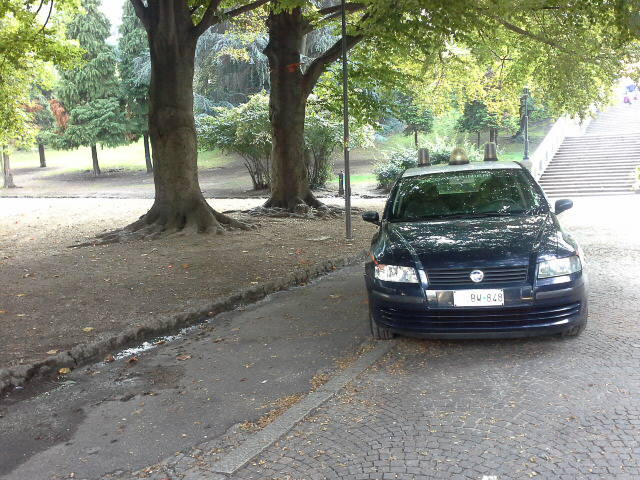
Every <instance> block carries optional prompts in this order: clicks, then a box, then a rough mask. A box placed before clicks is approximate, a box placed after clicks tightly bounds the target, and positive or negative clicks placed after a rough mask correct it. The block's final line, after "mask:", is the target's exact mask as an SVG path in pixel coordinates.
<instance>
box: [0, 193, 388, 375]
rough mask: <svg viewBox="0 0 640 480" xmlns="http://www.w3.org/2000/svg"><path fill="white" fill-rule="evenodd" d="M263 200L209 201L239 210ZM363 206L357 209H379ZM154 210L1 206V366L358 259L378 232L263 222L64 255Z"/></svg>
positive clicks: (90, 202) (320, 223)
mask: <svg viewBox="0 0 640 480" xmlns="http://www.w3.org/2000/svg"><path fill="white" fill-rule="evenodd" d="M262 201H263V200H262ZM338 201H339V199H336V200H334V202H335V203H337V202H338ZM260 202H261V200H260V199H249V200H247V199H243V200H233V199H231V200H216V201H215V202H212V203H213V205H214V206H215V207H216V208H217V209H219V210H230V209H232V210H241V209H246V208H250V207H253V206H256V205H258V204H260ZM367 202H368V203H366V204H364V203H362V204H361V205H362V206H366V205H371V206H373V207H376V206H377V205H379V204H380V202H379V201H378V202H377V203H376V202H375V201H367ZM150 205H151V201H149V200H133V199H132V200H119V199H93V198H91V199H26V198H25V199H15V198H2V199H0V232H2V235H0V292H1V293H0V338H2V339H3V342H2V344H0V368H2V367H7V366H15V365H19V364H24V363H31V362H33V361H38V360H42V359H44V358H46V357H47V356H48V355H51V354H52V353H51V352H54V354H55V352H56V351H59V350H66V349H69V348H71V347H73V346H74V345H76V344H78V343H85V342H90V341H94V340H96V339H100V338H102V337H105V336H108V335H111V334H113V333H114V332H120V331H122V330H124V329H126V328H127V327H131V326H138V325H141V324H144V323H145V322H146V321H147V319H150V318H153V317H154V316H158V315H170V314H174V313H179V312H183V311H184V310H185V309H187V308H192V307H197V306H198V305H200V304H202V303H203V302H211V301H213V300H215V299H217V298H219V297H221V296H225V295H228V294H230V293H232V292H236V291H238V290H240V289H242V288H246V287H250V286H253V285H259V284H261V283H264V282H266V281H268V280H273V279H276V278H281V277H285V276H287V275H289V274H290V273H291V272H292V271H295V270H296V269H298V268H307V267H312V266H315V265H317V264H319V263H321V262H323V261H325V260H327V259H330V258H337V257H344V256H346V255H349V254H353V253H356V252H358V251H361V250H363V249H364V248H366V247H367V245H368V242H369V239H370V238H371V235H372V233H373V231H374V227H373V226H371V225H369V224H365V223H364V222H362V220H360V219H359V218H358V216H357V215H356V218H355V220H354V230H355V240H354V241H352V242H346V241H345V240H344V233H343V228H344V227H343V223H344V219H342V218H336V219H331V220H299V219H270V218H269V219H265V218H260V219H249V220H250V221H257V222H259V228H258V229H257V230H255V231H250V232H240V231H235V232H229V233H227V234H225V235H204V236H190V237H178V238H164V239H159V240H151V241H139V242H130V243H123V244H113V245H105V246H91V247H84V248H77V249H70V248H67V247H68V246H69V245H72V244H73V243H76V242H77V241H83V240H87V239H90V238H92V237H93V236H94V235H96V234H97V233H99V232H102V231H106V230H110V229H113V228H116V227H120V226H124V225H126V224H127V223H129V222H131V221H132V220H134V219H136V218H137V217H138V216H140V215H142V214H143V213H144V212H145V211H146V209H147V208H148V207H149V206H150ZM177 244H178V245H179V248H176V245H177ZM47 352H49V353H47Z"/></svg>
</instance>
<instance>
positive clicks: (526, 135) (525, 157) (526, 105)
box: [521, 87, 529, 160]
mask: <svg viewBox="0 0 640 480" xmlns="http://www.w3.org/2000/svg"><path fill="white" fill-rule="evenodd" d="M521 103H522V113H523V116H524V118H523V120H524V132H523V133H524V155H523V157H522V159H523V160H529V89H528V88H526V87H525V88H524V92H523V94H522V100H521Z"/></svg>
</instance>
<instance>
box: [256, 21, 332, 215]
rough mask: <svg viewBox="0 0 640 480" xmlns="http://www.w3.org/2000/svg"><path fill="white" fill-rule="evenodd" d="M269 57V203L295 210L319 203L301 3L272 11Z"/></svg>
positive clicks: (267, 204) (269, 204)
mask: <svg viewBox="0 0 640 480" xmlns="http://www.w3.org/2000/svg"><path fill="white" fill-rule="evenodd" d="M267 26H268V29H269V43H268V45H267V47H266V48H265V51H264V52H265V55H266V56H267V58H268V59H269V69H270V79H271V93H270V97H269V116H270V119H271V128H272V134H273V147H272V151H271V152H272V153H271V172H272V173H271V197H270V198H269V200H268V201H267V203H265V205H264V206H265V207H278V208H285V209H287V210H290V211H295V210H298V209H300V208H305V206H311V207H320V206H322V204H321V203H320V202H319V201H318V200H317V199H316V198H315V197H314V196H313V194H312V193H311V189H310V188H309V179H308V176H307V168H306V165H305V160H304V119H305V109H306V104H307V97H308V95H309V92H308V90H307V89H306V88H305V87H304V81H303V74H302V71H301V69H300V49H301V46H302V39H303V36H304V32H303V27H304V18H303V16H302V12H301V9H300V8H294V9H293V10H291V11H281V12H280V13H273V12H271V13H270V14H269V18H268V20H267Z"/></svg>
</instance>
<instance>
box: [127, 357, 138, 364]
mask: <svg viewBox="0 0 640 480" xmlns="http://www.w3.org/2000/svg"><path fill="white" fill-rule="evenodd" d="M138 360H140V359H139V358H138V357H131V358H129V359H128V360H127V363H136V362H137V361H138Z"/></svg>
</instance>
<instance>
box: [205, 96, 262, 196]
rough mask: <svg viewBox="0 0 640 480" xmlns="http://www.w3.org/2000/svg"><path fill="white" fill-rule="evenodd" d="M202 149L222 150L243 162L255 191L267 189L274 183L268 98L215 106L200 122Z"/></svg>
mask: <svg viewBox="0 0 640 480" xmlns="http://www.w3.org/2000/svg"><path fill="white" fill-rule="evenodd" d="M197 129H198V140H199V144H200V147H201V148H203V149H207V150H212V149H215V148H219V149H220V150H222V151H223V152H229V153H235V154H237V155H240V157H242V159H243V160H244V165H245V167H246V169H247V171H248V172H249V175H250V176H251V182H252V183H253V188H254V189H255V190H259V189H263V188H268V187H269V184H270V181H271V164H270V159H271V123H270V122H269V97H268V95H267V94H266V93H264V92H263V93H260V94H256V95H253V96H252V97H251V98H250V99H249V101H248V102H247V103H245V104H242V105H238V106H237V107H230V108H229V107H214V109H213V115H200V116H198V119H197Z"/></svg>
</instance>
